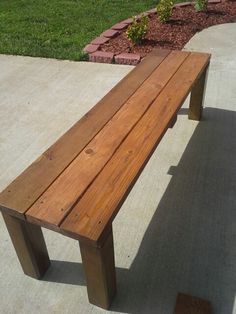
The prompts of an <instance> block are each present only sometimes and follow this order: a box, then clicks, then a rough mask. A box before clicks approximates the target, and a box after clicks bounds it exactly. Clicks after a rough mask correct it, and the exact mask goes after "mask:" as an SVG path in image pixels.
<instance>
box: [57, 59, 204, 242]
mask: <svg viewBox="0 0 236 314" xmlns="http://www.w3.org/2000/svg"><path fill="white" fill-rule="evenodd" d="M208 63H209V55H206V54H196V53H191V54H190V55H189V56H188V57H187V58H186V60H185V62H184V63H183V64H182V65H181V66H180V68H179V69H178V71H177V72H176V73H175V74H174V75H173V76H172V78H171V80H170V81H169V82H168V84H167V85H166V86H165V88H164V89H163V90H162V92H161V93H160V94H159V95H158V96H157V98H156V100H155V101H154V102H153V104H152V106H150V108H149V110H148V111H147V112H146V113H145V114H144V115H143V116H142V118H141V119H140V120H139V122H138V123H137V124H136V125H135V127H134V128H133V130H132V131H131V132H130V133H129V135H128V136H127V138H126V139H125V140H124V141H123V143H122V145H120V147H119V148H118V149H117V151H116V152H115V154H114V155H113V157H112V159H111V160H110V161H109V162H108V163H107V164H106V166H105V167H104V168H103V170H102V171H101V172H100V174H99V175H98V176H97V177H96V179H95V180H94V181H93V184H92V185H91V186H90V187H89V188H88V189H87V191H86V192H85V194H84V195H83V196H82V198H81V199H80V200H79V202H78V203H77V204H76V205H75V206H74V208H73V210H72V211H71V213H70V214H69V215H68V216H67V217H66V219H65V220H64V222H63V223H62V224H61V226H60V228H61V229H63V231H64V233H65V234H67V235H70V236H73V237H76V236H78V235H79V237H80V239H81V240H82V239H84V240H85V241H87V240H89V241H91V244H92V242H94V244H95V245H96V243H98V242H99V238H100V237H101V236H102V233H103V230H104V228H105V226H106V225H107V224H108V223H110V222H111V221H112V220H113V219H114V217H115V215H116V214H117V212H118V210H119V207H120V206H121V204H122V202H123V201H124V199H125V197H126V195H127V192H128V191H129V189H130V188H131V187H132V185H133V184H134V182H135V180H136V179H137V177H138V175H139V173H140V171H141V170H142V168H143V166H144V165H145V163H146V161H147V160H148V159H149V157H150V155H151V154H152V152H153V150H154V149H155V147H156V145H157V144H158V143H159V141H160V140H161V138H162V136H163V135H164V133H165V131H166V129H167V128H168V125H169V123H170V122H171V120H172V119H173V117H174V115H175V114H176V113H177V111H178V110H179V108H180V107H181V105H182V103H183V101H184V100H185V99H186V97H187V95H188V94H189V92H190V90H191V87H192V85H193V84H194V82H195V80H197V79H198V78H199V77H200V75H201V73H202V71H203V70H204V68H205V67H206V66H207V64H208Z"/></svg>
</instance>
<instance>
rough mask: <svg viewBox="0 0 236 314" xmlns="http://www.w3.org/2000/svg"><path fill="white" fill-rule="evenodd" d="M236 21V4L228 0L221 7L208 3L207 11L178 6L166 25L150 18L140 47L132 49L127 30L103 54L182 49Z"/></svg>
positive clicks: (109, 42)
mask: <svg viewBox="0 0 236 314" xmlns="http://www.w3.org/2000/svg"><path fill="white" fill-rule="evenodd" d="M232 22H236V1H235V0H234V1H232V0H231V1H230V0H227V1H226V0H225V1H222V2H221V3H217V4H208V10H207V12H200V13H197V12H195V9H194V7H193V6H187V7H176V8H174V10H173V15H172V17H171V20H170V21H169V22H168V23H166V24H161V23H160V22H159V21H158V18H157V15H153V16H152V17H150V21H149V31H148V33H147V35H146V37H145V39H144V40H143V41H142V43H141V44H140V45H138V46H136V47H132V44H131V43H130V42H129V40H128V39H127V37H126V35H125V31H124V32H123V33H121V34H120V35H118V36H117V37H115V38H113V39H110V40H109V41H108V42H107V43H105V44H103V45H102V47H101V50H102V51H108V52H113V53H115V54H119V53H122V52H130V53H139V54H140V55H141V57H144V56H146V54H147V53H149V52H150V51H151V50H152V49H153V47H158V48H165V49H179V50H181V49H182V48H183V47H184V45H185V44H186V43H187V42H188V41H189V39H190V38H191V37H192V36H193V35H194V34H195V33H197V32H199V31H201V30H202V29H204V28H207V27H209V26H212V25H216V24H223V23H232Z"/></svg>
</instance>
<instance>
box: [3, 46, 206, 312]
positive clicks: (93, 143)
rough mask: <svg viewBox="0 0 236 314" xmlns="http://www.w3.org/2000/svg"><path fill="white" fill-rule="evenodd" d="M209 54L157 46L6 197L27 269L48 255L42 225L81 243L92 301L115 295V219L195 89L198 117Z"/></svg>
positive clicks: (32, 271) (105, 302) (40, 270)
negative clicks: (159, 48)
mask: <svg viewBox="0 0 236 314" xmlns="http://www.w3.org/2000/svg"><path fill="white" fill-rule="evenodd" d="M209 62H210V55H209V54H206V53H197V52H187V51H169V50H158V49H156V50H154V51H153V52H152V53H151V54H149V56H148V57H146V58H145V59H144V60H143V61H142V62H141V63H140V64H139V65H138V66H136V67H135V68H134V69H133V70H132V71H131V72H130V73H129V74H128V75H127V76H126V77H125V78H124V79H123V80H121V81H120V82H119V83H118V84H117V85H116V86H115V87H114V88H113V89H112V90H111V91H110V92H109V93H108V94H107V95H106V96H105V97H103V98H102V99H101V100H100V101H99V102H98V103H97V104H96V106H94V107H93V108H92V109H91V110H90V111H89V112H88V113H87V114H86V115H85V116H84V117H82V118H81V119H80V120H79V121H78V122H77V123H76V124H75V125H74V126H73V127H72V128H71V129H69V130H68V131H67V132H66V133H65V134H64V135H63V136H62V137H60V138H59V139H58V140H57V141H56V142H55V143H54V144H53V145H52V146H51V147H50V148H49V149H47V151H46V152H44V153H43V154H42V155H41V156H40V157H39V158H38V159H37V160H36V161H35V162H33V163H32V164H31V165H30V166H29V167H28V168H27V169H26V170H25V171H24V172H23V173H22V174H21V175H19V176H18V177H17V178H16V179H15V180H14V181H13V182H12V183H11V184H10V185H9V186H8V187H6V188H5V189H4V190H3V191H2V192H1V194H0V210H1V211H2V214H3V218H4V221H5V223H6V226H7V229H8V232H9V235H10V237H11V240H12V243H13V245H14V247H15V250H16V253H17V255H18V259H19V261H20V263H21V266H22V269H23V271H24V273H25V274H26V275H28V276H31V277H33V278H41V277H42V276H43V275H44V273H45V272H46V270H47V269H48V267H49V266H50V260H49V256H48V252H47V248H46V244H45V241H44V237H43V233H42V230H41V227H45V228H48V229H51V230H54V231H56V232H59V233H61V234H63V235H65V236H68V237H71V238H73V239H76V240H78V241H79V245H80V250H81V256H82V262H83V267H84V270H85V275H86V283H87V291H88V298H89V301H90V302H91V303H93V304H95V305H97V306H99V307H102V308H105V309H108V308H109V306H110V304H111V302H112V299H113V298H114V296H115V294H116V273H115V260H114V244H113V232H112V222H113V220H114V218H115V216H116V215H117V213H118V211H119V210H120V208H121V206H122V204H123V202H124V200H125V199H126V197H127V195H128V193H129V192H130V190H131V188H132V187H133V185H134V184H135V182H136V180H137V179H138V177H139V175H140V173H141V172H142V170H143V169H144V167H145V165H146V163H147V162H148V160H149V158H150V157H151V155H152V153H153V152H154V150H155V148H156V147H157V145H158V143H159V142H160V141H161V139H162V137H163V136H164V134H165V132H166V131H167V130H168V128H170V127H173V125H174V123H175V121H176V118H177V113H178V111H179V109H180V108H181V106H182V104H183V102H184V101H185V99H186V97H187V96H188V95H189V93H191V96H190V103H189V119H192V120H200V119H201V115H202V108H203V99H204V91H205V83H206V77H207V75H206V74H207V70H208V66H209Z"/></svg>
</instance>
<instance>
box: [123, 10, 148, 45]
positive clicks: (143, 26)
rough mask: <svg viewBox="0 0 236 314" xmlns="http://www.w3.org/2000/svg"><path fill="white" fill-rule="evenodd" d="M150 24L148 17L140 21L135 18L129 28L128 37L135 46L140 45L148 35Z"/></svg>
mask: <svg viewBox="0 0 236 314" xmlns="http://www.w3.org/2000/svg"><path fill="white" fill-rule="evenodd" d="M148 22H149V18H148V17H147V16H141V18H140V19H138V18H137V17H136V16H134V17H133V23H132V24H131V25H130V26H129V27H128V29H127V31H126V36H127V37H128V39H129V40H130V41H131V42H132V43H133V44H134V45H138V44H139V43H140V42H141V41H142V39H143V38H144V37H145V35H146V34H147V31H148Z"/></svg>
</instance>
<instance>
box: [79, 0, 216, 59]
mask: <svg viewBox="0 0 236 314" xmlns="http://www.w3.org/2000/svg"><path fill="white" fill-rule="evenodd" d="M220 2H221V0H208V3H210V4H217V3H220ZM192 5H194V2H182V3H177V4H175V5H174V8H176V9H179V8H183V7H187V6H192ZM156 14H157V10H156V8H154V9H150V10H147V11H145V12H143V13H141V14H139V15H137V18H140V17H141V16H143V15H144V16H149V17H151V16H153V15H156ZM132 22H133V19H132V18H128V19H126V20H124V21H121V22H119V23H117V24H115V25H113V26H111V27H110V28H109V29H107V30H105V31H104V32H103V33H102V34H101V35H100V36H98V37H97V38H95V39H94V40H92V41H91V43H90V44H88V45H86V46H85V47H84V49H83V52H85V53H87V54H88V56H89V61H92V62H101V63H117V64H126V65H136V64H138V63H139V62H140V61H141V56H140V54H134V53H126V52H122V53H119V54H114V53H111V52H104V51H101V50H100V48H101V46H102V44H104V43H106V42H108V41H109V40H110V39H111V38H114V37H116V36H118V35H119V34H120V33H121V32H122V31H124V30H125V29H126V28H127V27H128V26H129V25H130V24H132Z"/></svg>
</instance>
